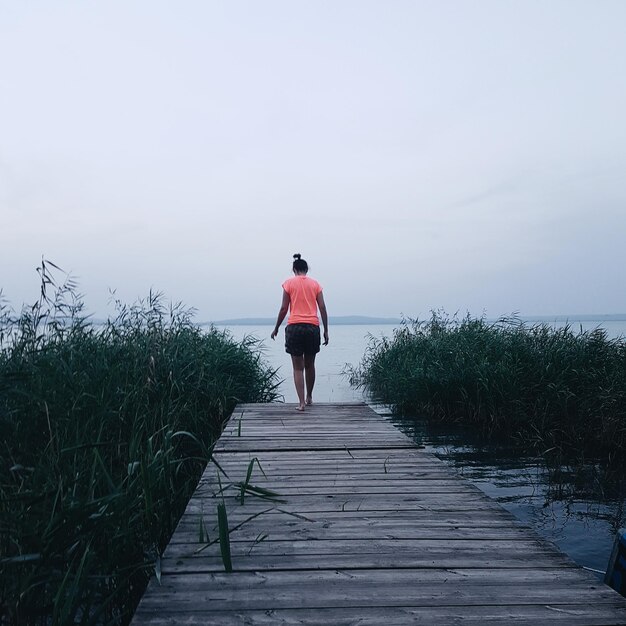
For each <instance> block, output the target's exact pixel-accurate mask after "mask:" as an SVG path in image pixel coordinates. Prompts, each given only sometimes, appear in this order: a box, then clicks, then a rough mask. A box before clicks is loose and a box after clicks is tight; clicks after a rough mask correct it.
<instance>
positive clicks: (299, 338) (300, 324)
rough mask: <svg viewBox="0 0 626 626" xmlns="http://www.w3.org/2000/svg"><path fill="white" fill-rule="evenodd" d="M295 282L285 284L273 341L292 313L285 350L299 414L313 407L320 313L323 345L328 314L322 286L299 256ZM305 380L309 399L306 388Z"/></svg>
mask: <svg viewBox="0 0 626 626" xmlns="http://www.w3.org/2000/svg"><path fill="white" fill-rule="evenodd" d="M293 258H294V262H293V273H294V274H295V276H294V277H293V278H289V279H287V280H286V281H285V282H284V283H283V302H282V304H281V305H280V311H278V319H277V320H276V326H275V328H274V332H273V333H272V339H274V338H275V337H276V335H278V329H279V328H280V325H281V324H282V323H283V320H284V319H285V315H287V311H289V319H288V320H287V328H285V350H286V352H287V353H288V354H290V355H291V362H292V364H293V382H294V383H295V385H296V393H297V394H298V403H299V404H298V407H297V408H296V411H304V407H305V406H306V405H307V404H308V405H310V404H313V386H314V385H315V355H316V354H317V353H318V352H319V351H320V321H319V319H318V318H317V309H318V308H319V310H320V315H321V316H322V323H323V324H324V345H325V346H326V345H328V314H327V313H326V304H325V303H324V294H322V287H321V285H320V284H319V283H318V282H317V281H316V280H313V279H312V278H309V277H308V276H307V273H308V271H309V265H308V263H307V262H306V261H305V260H304V259H303V258H301V256H300V255H299V254H294V255H293ZM305 380H306V399H305V396H304V387H305Z"/></svg>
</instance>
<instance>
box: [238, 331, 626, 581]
mask: <svg viewBox="0 0 626 626" xmlns="http://www.w3.org/2000/svg"><path fill="white" fill-rule="evenodd" d="M556 325H557V326H562V325H563V324H556ZM599 325H600V323H599V322H583V323H582V328H583V329H585V330H589V329H593V328H596V327H598V326H599ZM572 326H573V328H574V329H576V330H577V329H578V328H579V327H580V326H581V324H579V323H573V324H572ZM602 327H603V328H605V329H606V331H607V334H608V335H609V337H618V336H626V322H602ZM228 330H229V331H230V332H231V334H232V335H233V336H234V337H235V338H237V339H241V338H242V337H244V336H245V335H253V336H255V337H258V338H259V339H263V340H264V342H263V345H264V351H265V358H266V360H267V361H268V362H269V363H270V364H271V365H272V366H273V367H276V368H279V374H280V376H281V378H283V379H285V380H284V382H283V383H282V385H281V393H282V394H283V396H284V400H285V402H295V401H296V395H295V391H294V389H293V383H292V380H291V361H290V357H289V355H288V354H285V352H284V345H283V343H284V327H283V329H281V334H280V336H279V338H277V339H276V341H272V340H271V339H270V333H271V331H272V327H271V326H232V327H230V328H228ZM392 333H393V327H392V326H383V325H380V326H334V327H331V329H330V343H329V345H328V346H326V347H324V346H322V351H321V352H320V354H319V355H318V358H317V361H316V365H317V368H316V369H317V380H316V385H315V392H314V399H315V400H316V401H318V402H354V401H367V398H366V397H364V395H363V393H362V392H361V391H359V390H355V389H352V388H351V387H350V385H349V384H348V381H347V380H346V378H345V376H343V375H342V371H343V370H344V368H345V366H346V364H351V365H357V364H358V363H359V361H360V360H361V358H362V356H363V354H364V352H365V349H366V346H367V343H368V337H370V336H374V337H381V336H391V335H392ZM389 419H391V420H392V421H393V422H394V423H395V424H396V426H398V428H400V429H401V430H403V431H404V432H406V433H407V434H408V435H409V436H411V437H412V438H413V439H414V440H415V441H416V442H418V443H420V444H422V445H424V446H425V447H426V449H427V450H428V451H430V452H433V453H434V454H436V455H437V456H438V457H439V458H441V459H442V460H444V461H445V462H446V463H448V464H449V465H451V466H453V467H454V468H456V470H457V471H459V472H460V473H461V474H463V475H464V476H465V477H466V478H467V479H469V480H470V481H472V482H473V483H475V484H476V485H477V486H478V487H480V488H481V489H482V490H483V491H484V492H485V493H486V494H487V495H489V496H490V497H492V498H494V499H495V500H497V501H498V502H499V503H500V504H502V506H504V507H505V508H506V509H508V510H509V511H511V512H512V513H513V514H515V515H516V516H517V517H518V518H519V519H521V520H523V521H524V522H526V523H528V524H530V525H531V526H533V527H534V528H535V530H536V531H537V532H539V533H540V534H541V535H543V536H544V537H545V538H547V539H549V540H550V541H552V542H554V543H555V544H556V545H558V546H559V547H560V548H561V550H563V551H564V552H565V553H567V554H568V555H569V556H570V557H571V558H572V559H574V560H575V561H576V562H577V563H579V564H580V565H583V566H585V567H588V568H592V569H595V570H601V571H604V570H605V568H606V565H607V562H608V559H609V554H610V551H611V547H612V545H613V538H614V536H615V532H616V530H617V529H618V528H620V527H621V526H623V525H624V524H625V523H626V515H625V513H624V509H625V503H626V480H624V477H623V476H612V477H610V479H609V478H607V477H606V476H605V475H603V474H602V472H601V471H600V470H599V469H598V468H596V467H594V466H592V465H587V466H585V467H584V468H582V469H578V470H575V471H574V470H570V469H568V468H559V470H558V471H556V470H554V469H552V470H550V469H548V468H546V466H545V464H544V463H543V462H542V460H541V459H536V458H532V457H528V456H523V455H522V454H521V453H520V452H519V450H515V449H513V448H512V447H510V446H505V445H498V444H497V443H494V442H493V441H488V440H485V439H484V438H481V436H480V435H479V434H477V433H476V432H474V431H472V430H470V429H467V428H463V427H458V426H455V425H449V424H445V425H443V424H433V423H431V422H429V421H428V420H426V419H422V418H420V417H419V416H417V417H415V418H413V419H406V418H405V419H399V418H396V417H394V416H389Z"/></svg>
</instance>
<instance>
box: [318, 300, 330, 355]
mask: <svg viewBox="0 0 626 626" xmlns="http://www.w3.org/2000/svg"><path fill="white" fill-rule="evenodd" d="M316 299H317V306H318V307H319V309H320V315H321V316H322V324H324V345H325V346H327V345H328V313H327V312H326V303H325V302H324V294H323V293H322V292H321V291H320V292H319V293H318V294H317V298H316Z"/></svg>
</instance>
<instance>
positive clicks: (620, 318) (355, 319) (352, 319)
mask: <svg viewBox="0 0 626 626" xmlns="http://www.w3.org/2000/svg"><path fill="white" fill-rule="evenodd" d="M502 317H503V318H507V317H508V318H513V317H514V315H513V314H511V315H509V316H502ZM422 319H423V320H427V319H428V317H424V318H422ZM498 319H502V318H494V317H491V318H487V321H490V322H495V321H497V320H498ZM517 319H519V320H521V321H522V322H539V323H541V322H547V323H567V322H569V323H576V322H626V313H607V314H595V315H594V314H584V315H580V314H579V315H534V316H530V315H520V316H518V317H517ZM275 323H276V318H275V317H238V318H233V319H225V320H217V321H214V322H201V323H200V325H201V326H209V325H211V324H213V325H215V326H273V325H274V324H275ZM329 323H330V324H332V325H336V326H342V325H345V326H349V325H354V326H359V325H360V326H365V325H368V324H380V325H384V324H388V325H393V326H399V325H400V324H401V323H402V318H399V317H371V316H367V315H343V316H336V317H332V316H331V317H330V318H329Z"/></svg>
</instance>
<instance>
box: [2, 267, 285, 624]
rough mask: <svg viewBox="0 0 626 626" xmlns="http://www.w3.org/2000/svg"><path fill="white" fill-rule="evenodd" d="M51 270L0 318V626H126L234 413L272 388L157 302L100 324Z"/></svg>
mask: <svg viewBox="0 0 626 626" xmlns="http://www.w3.org/2000/svg"><path fill="white" fill-rule="evenodd" d="M50 265H51V264H49V263H46V262H43V263H42V266H41V267H40V268H39V271H40V274H41V297H40V298H39V300H38V302H37V303H35V304H34V305H33V306H32V307H25V308H23V309H22V311H21V312H19V313H18V314H14V313H13V312H12V311H11V310H9V308H8V307H7V305H6V304H4V305H2V308H1V309H0V442H1V443H0V461H1V464H0V515H1V518H0V594H1V595H0V606H2V617H1V619H0V622H1V623H3V624H4V623H6V624H74V623H77V624H124V623H127V622H128V621H129V620H130V617H131V615H132V612H133V610H134V607H135V606H136V604H137V602H138V600H139V598H140V596H141V594H142V592H143V589H144V587H145V585H146V582H147V580H148V578H149V575H150V574H151V572H152V571H154V569H155V566H156V569H157V574H158V567H159V555H160V554H161V552H162V550H163V549H164V547H165V545H166V544H167V541H168V539H169V537H170V535H171V533H172V531H173V529H174V527H175V524H176V522H177V520H178V518H179V517H180V515H181V514H182V512H183V510H184V507H185V505H186V502H187V500H188V499H189V496H190V495H191V493H192V492H193V490H194V488H195V485H196V483H197V480H198V478H199V476H200V475H201V473H202V471H203V468H204V467H205V465H206V463H207V461H208V460H209V458H210V450H211V444H212V443H213V441H214V440H215V439H216V437H217V436H219V433H220V432H221V429H222V426H223V424H224V422H225V420H226V419H227V418H228V416H229V415H230V413H231V411H232V409H233V407H234V405H235V404H236V403H237V402H256V401H259V402H267V401H272V400H274V399H275V398H276V396H277V384H278V380H277V376H276V372H275V371H274V370H272V369H270V368H269V367H268V366H267V365H266V364H265V363H264V361H263V360H262V357H261V353H260V350H259V346H258V345H257V344H256V343H255V341H254V340H252V339H248V340H244V341H243V342H241V343H238V342H235V341H234V340H233V339H232V338H231V337H230V336H229V335H228V334H227V333H224V332H220V331H218V330H216V329H215V328H210V329H208V330H206V329H202V328H200V327H198V326H197V325H194V324H193V323H192V312H191V311H189V310H187V309H185V308H183V307H182V306H180V305H177V306H166V305H165V304H164V301H163V298H162V296H161V295H160V294H150V296H149V297H148V298H147V299H146V300H145V301H141V302H139V303H137V304H135V305H132V306H125V305H123V304H121V303H119V302H118V303H117V307H116V311H117V313H116V315H115V316H113V317H112V318H111V319H109V320H107V321H106V322H105V323H104V324H98V325H96V324H93V323H91V322H90V321H89V318H88V317H87V316H85V315H84V313H83V303H82V299H81V298H80V296H79V295H78V294H77V291H76V285H75V284H73V282H72V281H71V280H68V281H66V282H65V283H64V284H61V285H59V286H57V285H55V280H54V276H53V272H54V270H53V269H52V268H51V267H50Z"/></svg>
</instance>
